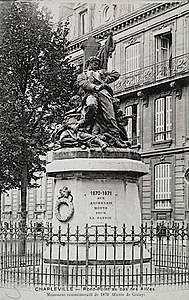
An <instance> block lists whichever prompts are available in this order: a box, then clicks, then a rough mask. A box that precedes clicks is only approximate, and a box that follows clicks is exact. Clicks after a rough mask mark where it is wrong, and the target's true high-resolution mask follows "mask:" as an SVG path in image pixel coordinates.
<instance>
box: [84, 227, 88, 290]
mask: <svg viewBox="0 0 189 300" xmlns="http://www.w3.org/2000/svg"><path fill="white" fill-rule="evenodd" d="M85 233H86V236H85V238H86V240H85V241H86V263H85V286H86V287H88V272H89V232H88V224H86V231H85Z"/></svg>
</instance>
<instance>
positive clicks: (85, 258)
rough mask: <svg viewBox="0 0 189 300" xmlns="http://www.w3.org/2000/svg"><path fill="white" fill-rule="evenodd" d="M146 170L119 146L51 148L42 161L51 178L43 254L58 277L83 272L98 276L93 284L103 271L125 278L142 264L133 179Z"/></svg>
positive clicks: (137, 199)
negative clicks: (47, 233)
mask: <svg viewBox="0 0 189 300" xmlns="http://www.w3.org/2000/svg"><path fill="white" fill-rule="evenodd" d="M147 172H148V168H147V166H146V165H145V164H144V163H143V162H142V161H141V160H140V155H139V154H138V153H135V152H132V151H129V150H125V149H108V151H107V152H105V153H102V152H101V151H100V149H90V150H82V149H78V148H77V149H74V148H72V149H61V150H58V151H56V152H54V156H53V161H52V162H51V163H50V164H48V165H47V174H48V176H53V177H54V178H55V190H54V210H53V224H52V226H53V227H52V229H53V231H52V232H51V235H52V243H51V244H50V245H49V247H48V248H47V249H46V252H45V255H44V261H45V263H46V264H47V265H48V266H49V268H52V267H53V268H55V271H56V268H58V272H59V270H60V269H62V277H61V278H65V280H66V282H67V283H68V282H70V280H71V282H72V281H73V282H75V283H74V284H76V286H77V284H80V283H79V282H77V280H80V279H81V284H82V280H85V281H86V280H88V278H89V274H90V278H91V280H93V279H94V282H95V280H97V278H98V281H99V282H97V281H96V283H94V284H96V285H99V284H100V282H101V281H102V280H105V281H106V278H107V274H109V275H108V276H109V279H108V280H112V279H111V278H112V276H113V275H111V274H117V275H115V276H117V277H116V279H115V282H117V281H119V280H120V279H119V278H120V276H119V274H122V275H123V280H125V279H124V278H125V277H124V276H126V275H124V274H127V278H131V275H129V274H134V273H133V272H134V270H135V271H136V274H138V273H137V272H138V270H139V268H140V265H141V259H142V263H143V264H144V266H145V267H147V265H149V261H150V258H149V253H147V250H144V249H143V250H141V246H140V245H141V244H140V243H141V240H140V238H139V234H138V233H139V232H140V225H141V205H140V197H139V178H140V177H141V176H142V175H144V174H146V173H147ZM141 251H142V252H141ZM144 251H146V252H145V253H144ZM146 264H147V265H146ZM82 278H83V279H82ZM92 278H93V279H92ZM95 278H96V279H95ZM100 278H104V279H102V280H101V279H100ZM128 280H130V279H128Z"/></svg>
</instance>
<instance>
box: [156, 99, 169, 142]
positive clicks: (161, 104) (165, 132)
mask: <svg viewBox="0 0 189 300" xmlns="http://www.w3.org/2000/svg"><path fill="white" fill-rule="evenodd" d="M171 107H172V97H171V96H166V97H162V98H159V99H156V101H155V135H154V139H155V142H159V141H166V140H170V139H171V127H172V121H171V112H172V108H171Z"/></svg>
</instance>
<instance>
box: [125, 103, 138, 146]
mask: <svg viewBox="0 0 189 300" xmlns="http://www.w3.org/2000/svg"><path fill="white" fill-rule="evenodd" d="M125 115H126V116H128V117H130V118H128V124H127V126H126V131H127V135H128V140H129V142H130V143H131V145H137V144H138V139H139V122H138V121H139V120H138V116H139V114H138V104H133V105H130V106H127V107H126V108H125Z"/></svg>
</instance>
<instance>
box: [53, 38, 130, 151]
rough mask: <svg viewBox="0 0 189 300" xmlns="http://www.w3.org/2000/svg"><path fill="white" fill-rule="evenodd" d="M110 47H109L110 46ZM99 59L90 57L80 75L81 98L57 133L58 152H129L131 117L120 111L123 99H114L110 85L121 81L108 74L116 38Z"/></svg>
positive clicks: (109, 41) (56, 130)
mask: <svg viewBox="0 0 189 300" xmlns="http://www.w3.org/2000/svg"><path fill="white" fill-rule="evenodd" d="M107 43H108V44H107ZM107 43H105V45H104V47H103V50H102V49H101V50H100V51H99V55H98V54H97V55H95V56H90V57H89V58H88V59H87V61H86V62H85V68H84V71H83V72H82V73H81V74H79V75H78V78H77V84H78V89H79V90H78V94H77V95H76V96H74V97H73V98H72V99H71V101H72V103H73V106H74V101H75V100H78V98H79V100H80V103H81V105H80V106H79V107H77V106H76V107H74V108H73V109H72V110H70V111H69V112H67V113H66V114H65V115H64V116H63V122H62V124H59V125H57V126H56V129H55V131H54V133H53V140H54V141H55V143H54V150H56V149H59V148H65V147H81V148H86V147H89V148H91V147H95V146H96V147H97V146H98V147H100V148H101V149H102V151H105V150H107V148H108V147H117V148H128V147H130V143H129V142H128V137H127V132H126V129H125V127H126V126H127V124H128V117H127V116H125V115H124V114H123V112H122V110H121V109H120V105H119V102H120V101H119V99H117V98H114V97H113V90H112V88H111V87H110V85H109V84H111V83H112V82H114V81H116V80H117V79H118V78H119V76H120V75H119V73H118V72H116V71H114V70H113V71H111V72H109V71H107V69H106V68H107V60H108V57H109V55H110V53H109V52H110V43H111V51H113V49H114V47H112V35H110V36H109V37H108V40H107Z"/></svg>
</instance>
